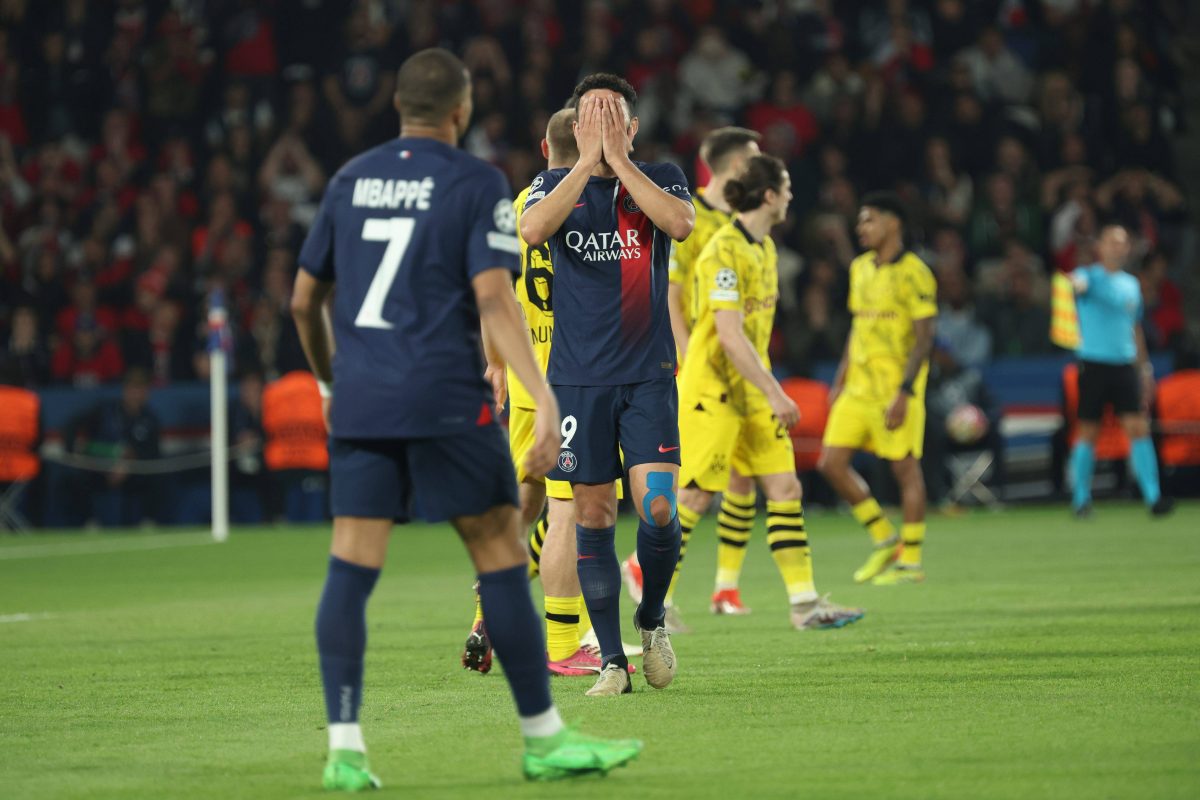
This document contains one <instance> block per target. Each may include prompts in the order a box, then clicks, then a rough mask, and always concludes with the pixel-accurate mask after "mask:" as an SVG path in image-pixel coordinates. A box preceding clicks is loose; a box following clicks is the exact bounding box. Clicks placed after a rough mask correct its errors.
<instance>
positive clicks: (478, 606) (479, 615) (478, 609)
mask: <svg viewBox="0 0 1200 800" xmlns="http://www.w3.org/2000/svg"><path fill="white" fill-rule="evenodd" d="M480 622H483V603H482V602H481V601H480V599H479V592H476V593H475V619H474V620H472V621H471V627H472V628H474V627H475V626H476V625H478V624H479V623H480Z"/></svg>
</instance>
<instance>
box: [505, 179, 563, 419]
mask: <svg viewBox="0 0 1200 800" xmlns="http://www.w3.org/2000/svg"><path fill="white" fill-rule="evenodd" d="M528 196H529V189H528V188H526V189H524V190H522V192H521V193H520V194H519V195H517V199H516V201H515V202H514V204H513V205H514V207H515V208H516V212H517V236H518V237H519V236H520V235H521V211H522V209H523V208H524V207H525V198H526V197H528ZM520 241H521V277H520V278H518V279H517V285H516V292H517V300H519V301H520V303H521V311H522V313H524V315H525V321H526V322H527V323H528V324H529V337H530V339H531V340H532V342H533V354H534V356H535V357H536V358H537V362H538V366H539V367H541V370H542V374H543V375H545V374H546V365H547V364H549V363H550V340H551V339H552V338H553V337H554V305H553V302H554V301H553V290H554V266H553V265H552V264H551V263H550V248H549V246H548V245H546V244H541V245H539V246H538V247H530V246H529V245H528V244H526V243H525V240H524V239H521V240H520ZM508 396H509V397H510V398H511V400H512V404H513V405H514V406H519V407H521V408H533V407H534V405H533V397H532V396H531V395H530V394H529V390H528V389H526V388H525V387H524V386H523V385H522V384H521V381H519V380H518V379H517V376H516V373H514V372H513V371H512V370H511V369H509V370H508Z"/></svg>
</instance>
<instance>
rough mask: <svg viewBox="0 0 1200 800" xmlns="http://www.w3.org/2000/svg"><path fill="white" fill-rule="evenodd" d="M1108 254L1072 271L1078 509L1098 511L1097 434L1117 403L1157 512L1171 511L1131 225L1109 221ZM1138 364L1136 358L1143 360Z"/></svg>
mask: <svg viewBox="0 0 1200 800" xmlns="http://www.w3.org/2000/svg"><path fill="white" fill-rule="evenodd" d="M1096 250H1097V255H1099V256H1100V261H1099V263H1097V264H1092V265H1091V266H1087V267H1080V268H1078V269H1076V270H1075V271H1074V272H1072V273H1071V283H1073V284H1074V285H1075V294H1076V296H1077V298H1078V299H1077V300H1076V304H1077V308H1078V309H1079V334H1080V338H1081V339H1082V341H1081V342H1080V345H1079V352H1078V355H1079V432H1078V438H1077V439H1076V440H1075V446H1074V447H1073V448H1072V450H1071V480H1072V483H1073V487H1072V492H1073V494H1072V499H1071V507H1072V509H1073V510H1074V512H1075V515H1076V516H1078V517H1088V516H1090V515H1091V513H1092V473H1093V471H1094V470H1095V467H1096V437H1097V436H1098V435H1099V433H1100V418H1101V417H1102V416H1103V414H1104V406H1105V405H1106V404H1109V403H1111V404H1112V406H1113V410H1114V411H1115V412H1116V413H1117V415H1118V417H1119V418H1120V420H1121V427H1123V428H1124V429H1125V433H1126V434H1127V435H1128V436H1129V441H1130V443H1131V444H1130V453H1129V460H1130V462H1131V464H1132V465H1133V474H1134V477H1136V478H1137V482H1138V488H1139V489H1140V490H1141V492H1142V500H1143V501H1145V503H1146V506H1147V507H1148V508H1149V509H1150V513H1151V514H1152V515H1153V516H1155V517H1161V516H1164V515H1166V514H1169V513H1170V512H1171V509H1172V508H1174V505H1175V503H1174V501H1173V500H1172V499H1171V498H1169V497H1167V496H1165V495H1163V493H1162V489H1161V488H1160V487H1159V483H1158V456H1157V455H1156V454H1155V452H1154V442H1153V441H1152V440H1151V439H1150V419H1149V417H1148V415H1147V413H1146V410H1147V409H1148V408H1149V405H1150V399H1151V397H1153V395H1154V368H1153V367H1152V366H1151V364H1150V359H1149V358H1148V357H1147V355H1146V337H1145V335H1144V334H1143V333H1142V327H1141V324H1140V323H1141V319H1142V287H1141V285H1140V284H1139V283H1138V280H1137V278H1135V277H1133V276H1132V275H1130V274H1129V273H1127V272H1125V271H1124V266H1125V262H1126V261H1128V259H1129V251H1130V243H1129V231H1127V230H1125V228H1124V226H1122V225H1106V226H1104V229H1103V230H1101V231H1100V239H1099V241H1098V242H1097V245H1096ZM1135 364H1136V366H1135Z"/></svg>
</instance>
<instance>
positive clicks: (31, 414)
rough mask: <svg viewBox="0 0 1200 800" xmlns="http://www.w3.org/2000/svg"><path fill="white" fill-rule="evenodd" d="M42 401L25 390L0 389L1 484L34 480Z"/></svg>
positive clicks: (36, 467)
mask: <svg viewBox="0 0 1200 800" xmlns="http://www.w3.org/2000/svg"><path fill="white" fill-rule="evenodd" d="M40 408H41V400H40V399H39V398H38V396H37V395H36V394H34V393H33V392H31V391H29V390H28V389H20V388H17V387H15V386H0V483H22V482H24V481H30V480H33V479H34V478H36V477H37V474H38V470H39V469H40V468H41V460H40V459H39V458H38V455H37V450H36V447H37V439H38V413H39V411H40Z"/></svg>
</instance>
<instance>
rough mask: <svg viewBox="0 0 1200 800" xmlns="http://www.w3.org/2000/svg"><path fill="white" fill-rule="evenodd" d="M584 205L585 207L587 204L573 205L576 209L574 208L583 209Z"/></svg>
mask: <svg viewBox="0 0 1200 800" xmlns="http://www.w3.org/2000/svg"><path fill="white" fill-rule="evenodd" d="M586 205H587V203H576V204H575V207H576V208H583V207H584V206H586Z"/></svg>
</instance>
